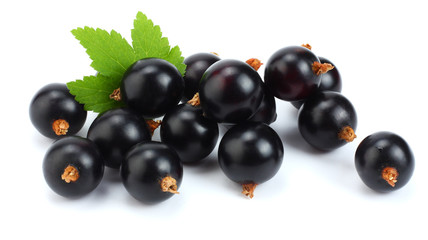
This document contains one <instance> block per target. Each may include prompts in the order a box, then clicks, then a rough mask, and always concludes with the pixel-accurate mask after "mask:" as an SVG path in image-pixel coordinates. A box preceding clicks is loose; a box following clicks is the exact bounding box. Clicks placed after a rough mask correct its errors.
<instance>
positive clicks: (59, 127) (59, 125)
mask: <svg viewBox="0 0 428 240" xmlns="http://www.w3.org/2000/svg"><path fill="white" fill-rule="evenodd" d="M69 127H70V125H69V124H68V122H67V121H65V120H64V119H57V120H55V121H54V122H53V123H52V129H53V130H54V132H55V134H56V135H57V136H61V135H66V134H67V132H68V128H69Z"/></svg>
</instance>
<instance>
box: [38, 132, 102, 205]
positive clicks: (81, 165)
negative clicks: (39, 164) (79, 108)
mask: <svg viewBox="0 0 428 240" xmlns="http://www.w3.org/2000/svg"><path fill="white" fill-rule="evenodd" d="M103 174H104V163H103V160H102V158H101V155H100V153H99V152H98V150H97V148H96V146H95V144H94V143H93V142H91V141H90V140H88V139H86V138H81V137H76V136H69V137H64V138H62V139H60V140H57V141H56V142H54V143H53V144H52V145H51V147H50V148H49V149H48V151H47V152H46V155H45V157H44V160H43V175H44V177H45V180H46V183H47V184H48V185H49V187H50V188H51V189H52V190H53V191H54V192H55V193H57V194H58V195H61V196H63V197H67V198H78V197H82V196H84V195H86V194H88V193H90V192H91V191H93V190H94V189H95V188H96V187H97V186H98V184H99V183H100V182H101V179H102V177H103Z"/></svg>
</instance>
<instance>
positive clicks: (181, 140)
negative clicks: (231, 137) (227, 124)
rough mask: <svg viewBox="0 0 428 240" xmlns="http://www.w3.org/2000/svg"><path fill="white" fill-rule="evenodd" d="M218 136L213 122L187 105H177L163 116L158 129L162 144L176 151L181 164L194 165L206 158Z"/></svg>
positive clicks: (198, 109) (197, 109) (216, 126)
mask: <svg viewBox="0 0 428 240" xmlns="http://www.w3.org/2000/svg"><path fill="white" fill-rule="evenodd" d="M218 135H219V130H218V125H217V123H216V122H215V121H213V120H211V119H208V118H206V117H204V116H203V112H202V109H201V108H200V107H198V106H192V105H190V104H189V103H186V104H180V105H177V106H176V107H175V108H174V109H172V110H171V111H169V112H168V113H167V114H165V116H164V118H163V119H162V125H161V128H160V137H161V140H162V142H164V143H167V144H168V145H170V146H171V147H172V148H174V150H176V151H177V153H178V155H179V156H180V159H181V161H182V163H196V162H199V161H201V160H202V159H204V158H205V157H206V156H208V155H209V154H210V153H211V152H212V151H213V149H214V147H215V146H216V144H217V140H218Z"/></svg>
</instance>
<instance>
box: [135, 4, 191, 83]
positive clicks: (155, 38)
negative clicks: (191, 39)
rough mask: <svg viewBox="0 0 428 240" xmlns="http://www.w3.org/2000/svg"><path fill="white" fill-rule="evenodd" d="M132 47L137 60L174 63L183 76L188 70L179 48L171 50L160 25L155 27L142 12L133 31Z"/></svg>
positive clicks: (138, 15)
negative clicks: (160, 60) (156, 60)
mask: <svg viewBox="0 0 428 240" xmlns="http://www.w3.org/2000/svg"><path fill="white" fill-rule="evenodd" d="M131 37H132V46H133V47H134V51H135V54H136V57H137V59H143V58H150V57H154V58H162V59H164V60H167V61H169V62H170V63H172V64H173V65H174V66H175V67H177V69H178V70H179V71H180V73H181V74H182V75H184V72H185V70H186V65H185V64H184V63H183V61H184V57H183V56H181V51H180V48H179V47H178V46H175V47H173V48H172V49H171V47H170V45H169V42H168V38H166V37H162V32H161V30H160V27H159V26H158V25H154V24H153V22H152V20H150V19H148V18H147V16H146V15H144V14H143V13H142V12H138V13H137V17H136V19H135V20H134V29H132V30H131Z"/></svg>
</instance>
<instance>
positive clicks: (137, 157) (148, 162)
mask: <svg viewBox="0 0 428 240" xmlns="http://www.w3.org/2000/svg"><path fill="white" fill-rule="evenodd" d="M120 176H121V178H122V181H123V185H124V186H125V188H126V190H127V191H128V192H129V193H130V194H131V196H133V197H134V198H135V199H137V200H139V201H141V202H143V203H149V204H153V203H159V202H162V201H164V200H166V199H168V198H170V197H172V196H173V195H174V194H175V193H178V192H177V190H178V188H179V186H180V184H181V181H182V178H183V165H182V164H181V161H180V158H179V157H178V155H177V153H176V152H175V151H174V150H173V149H172V148H170V147H169V146H168V145H166V144H164V143H160V142H145V143H140V144H137V145H136V146H135V147H133V148H132V149H131V150H130V151H129V153H128V154H127V156H126V159H125V161H124V162H123V164H122V166H121V168H120ZM165 180H167V181H165Z"/></svg>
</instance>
